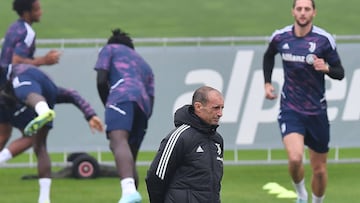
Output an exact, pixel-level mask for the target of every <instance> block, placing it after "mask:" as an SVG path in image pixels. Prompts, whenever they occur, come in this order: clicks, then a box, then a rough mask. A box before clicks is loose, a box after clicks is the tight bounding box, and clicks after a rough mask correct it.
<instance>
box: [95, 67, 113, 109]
mask: <svg viewBox="0 0 360 203" xmlns="http://www.w3.org/2000/svg"><path fill="white" fill-rule="evenodd" d="M96 86H97V90H98V93H99V96H100V99H101V102H102V103H103V105H104V106H105V105H106V100H107V97H108V95H109V90H110V87H109V82H108V72H107V71H105V70H97V76H96Z"/></svg>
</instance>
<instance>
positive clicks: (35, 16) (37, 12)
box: [29, 0, 42, 22]
mask: <svg viewBox="0 0 360 203" xmlns="http://www.w3.org/2000/svg"><path fill="white" fill-rule="evenodd" d="M41 15H42V10H41V6H40V1H39V0H37V1H35V2H34V3H33V5H32V9H31V11H30V13H29V17H30V20H31V22H39V21H40V17H41Z"/></svg>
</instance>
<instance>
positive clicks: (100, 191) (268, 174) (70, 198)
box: [0, 164, 360, 203]
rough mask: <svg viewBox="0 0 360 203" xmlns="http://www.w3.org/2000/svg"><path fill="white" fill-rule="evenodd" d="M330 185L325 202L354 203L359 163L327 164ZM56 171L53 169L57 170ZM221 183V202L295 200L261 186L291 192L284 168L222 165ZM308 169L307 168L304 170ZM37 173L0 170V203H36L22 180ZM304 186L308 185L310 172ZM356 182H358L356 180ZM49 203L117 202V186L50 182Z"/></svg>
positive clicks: (111, 181) (113, 182)
mask: <svg viewBox="0 0 360 203" xmlns="http://www.w3.org/2000/svg"><path fill="white" fill-rule="evenodd" d="M138 168H139V174H140V188H139V190H140V192H141V194H142V196H143V198H144V201H143V202H145V203H146V202H148V201H149V200H148V197H147V192H146V188H145V182H144V178H145V174H146V170H147V168H148V167H147V166H141V167H138ZM328 168H329V184H328V189H327V193H326V200H325V201H326V202H327V203H339V202H341V203H353V202H356V200H357V199H358V198H359V194H358V193H357V192H356V191H357V190H358V188H360V182H359V181H354V180H355V179H356V178H357V177H358V172H359V171H360V164H329V166H328ZM56 169H57V168H54V170H56ZM224 170H225V171H224V178H223V181H222V192H221V194H222V202H223V203H234V202H241V203H254V202H267V203H275V202H276V203H291V202H294V199H278V198H276V195H271V194H268V193H267V191H265V190H263V189H262V187H263V185H265V184H266V183H268V182H277V183H279V184H280V185H281V186H283V187H285V188H286V189H288V190H293V188H292V185H291V182H290V179H289V177H288V174H287V166H286V165H252V166H225V168H224ZM309 170H310V168H309V166H308V165H306V171H307V172H309ZM29 173H30V174H31V173H36V169H35V168H11V169H6V168H0V177H1V179H0V180H1V184H0V194H1V197H0V198H1V199H0V202H2V203H14V202H21V203H31V202H36V200H37V195H38V182H37V180H21V176H22V175H25V174H29ZM306 175H307V182H306V183H307V186H308V187H309V185H310V181H309V180H310V177H309V175H310V174H309V173H307V174H306ZM356 180H357V179H356ZM51 197H52V202H55V203H57V202H58V203H60V202H86V203H98V202H117V201H118V198H119V197H120V186H119V180H118V179H117V178H97V179H91V180H76V179H53V184H52V189H51Z"/></svg>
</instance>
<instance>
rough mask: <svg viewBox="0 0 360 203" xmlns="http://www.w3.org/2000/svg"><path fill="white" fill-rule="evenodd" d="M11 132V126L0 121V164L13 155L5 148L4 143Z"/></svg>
mask: <svg viewBox="0 0 360 203" xmlns="http://www.w3.org/2000/svg"><path fill="white" fill-rule="evenodd" d="M0 116H1V115H0ZM11 132H12V126H11V124H10V123H0V150H1V151H0V164H2V163H5V162H6V161H8V160H9V159H11V158H12V157H13V156H12V154H11V152H10V151H9V149H7V148H5V145H6V143H7V142H8V140H9V138H10V136H11Z"/></svg>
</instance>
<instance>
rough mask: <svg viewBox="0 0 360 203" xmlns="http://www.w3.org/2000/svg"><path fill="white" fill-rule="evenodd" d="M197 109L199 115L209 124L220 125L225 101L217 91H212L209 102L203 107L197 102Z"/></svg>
mask: <svg viewBox="0 0 360 203" xmlns="http://www.w3.org/2000/svg"><path fill="white" fill-rule="evenodd" d="M195 108H196V111H197V115H198V116H199V117H200V118H201V119H202V120H203V121H204V122H206V123H207V124H210V125H218V124H219V120H220V117H221V116H222V112H223V109H224V99H223V97H222V95H221V94H220V93H219V92H217V91H210V92H209V93H208V102H207V104H205V105H203V104H201V103H200V102H196V104H195Z"/></svg>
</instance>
